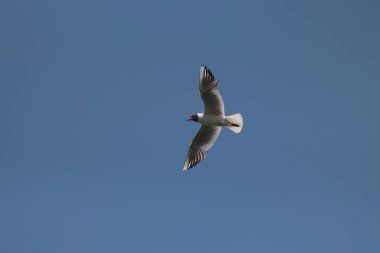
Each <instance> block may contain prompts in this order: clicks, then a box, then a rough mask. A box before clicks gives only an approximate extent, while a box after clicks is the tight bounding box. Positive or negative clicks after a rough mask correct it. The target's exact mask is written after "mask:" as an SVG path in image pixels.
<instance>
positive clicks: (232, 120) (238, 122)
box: [226, 113, 243, 133]
mask: <svg viewBox="0 0 380 253" xmlns="http://www.w3.org/2000/svg"><path fill="white" fill-rule="evenodd" d="M226 120H227V122H228V123H229V124H230V125H227V126H226V127H227V128H228V129H230V130H231V131H232V132H234V133H240V131H241V130H242V129H243V117H242V116H241V114H240V113H236V114H234V115H230V116H226Z"/></svg>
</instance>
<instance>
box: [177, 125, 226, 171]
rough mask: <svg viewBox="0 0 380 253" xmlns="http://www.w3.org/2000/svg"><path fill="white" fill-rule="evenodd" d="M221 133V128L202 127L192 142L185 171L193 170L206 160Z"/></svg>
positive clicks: (184, 166) (184, 167)
mask: <svg viewBox="0 0 380 253" xmlns="http://www.w3.org/2000/svg"><path fill="white" fill-rule="evenodd" d="M220 131H222V127H220V126H204V125H202V126H201V128H200V129H199V131H198V133H197V135H195V137H194V139H193V141H192V142H191V145H190V148H189V152H187V156H186V161H185V164H184V165H183V170H188V169H191V168H192V167H194V166H195V165H197V164H198V163H199V162H200V161H202V160H203V159H205V158H206V151H207V150H209V149H210V148H211V147H212V145H214V143H215V141H216V139H217V138H218V135H219V134H220Z"/></svg>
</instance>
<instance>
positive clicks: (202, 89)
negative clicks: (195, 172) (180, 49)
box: [183, 65, 243, 171]
mask: <svg viewBox="0 0 380 253" xmlns="http://www.w3.org/2000/svg"><path fill="white" fill-rule="evenodd" d="M218 86H219V82H218V81H217V80H215V78H214V75H213V74H212V72H211V70H210V69H208V68H207V67H206V66H203V65H201V69H200V72H199V95H200V96H201V98H202V100H203V104H204V110H205V111H204V113H196V114H193V115H191V117H190V118H189V119H188V120H187V121H195V122H198V123H200V124H201V128H200V129H199V131H198V133H197V134H196V135H195V137H194V138H193V140H192V142H191V144H190V148H189V151H188V153H187V156H186V161H185V164H184V165H183V170H184V171H185V170H189V169H191V168H192V167H194V166H195V165H197V164H198V163H199V162H200V161H202V160H203V159H205V158H206V152H207V150H209V149H210V148H211V147H212V145H214V143H215V141H216V139H217V138H218V136H219V134H220V132H221V131H222V127H224V126H225V127H227V128H228V129H230V130H231V131H233V132H235V133H240V131H241V130H242V128H243V117H242V116H241V114H240V113H236V114H233V115H230V116H226V115H224V103H223V99H222V96H221V95H220V93H219V90H218Z"/></svg>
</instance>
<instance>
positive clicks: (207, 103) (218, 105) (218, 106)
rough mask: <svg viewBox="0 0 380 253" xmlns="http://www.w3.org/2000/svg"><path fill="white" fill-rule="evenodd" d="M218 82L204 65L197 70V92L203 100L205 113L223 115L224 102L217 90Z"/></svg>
mask: <svg viewBox="0 0 380 253" xmlns="http://www.w3.org/2000/svg"><path fill="white" fill-rule="evenodd" d="M218 85H219V82H218V81H217V80H215V78H214V75H213V74H212V73H211V70H209V69H208V68H207V67H206V66H203V65H202V66H201V70H200V72H199V94H200V96H201V98H202V100H203V104H204V107H205V113H206V114H217V115H224V103H223V99H222V96H221V95H220V93H219V91H218Z"/></svg>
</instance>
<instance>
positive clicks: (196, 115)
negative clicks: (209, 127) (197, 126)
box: [187, 114, 198, 122]
mask: <svg viewBox="0 0 380 253" xmlns="http://www.w3.org/2000/svg"><path fill="white" fill-rule="evenodd" d="M190 120H192V121H195V122H197V121H198V114H193V115H191V117H190V118H189V119H187V121H190Z"/></svg>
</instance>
